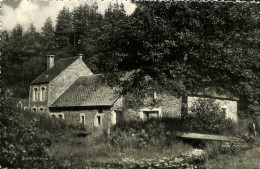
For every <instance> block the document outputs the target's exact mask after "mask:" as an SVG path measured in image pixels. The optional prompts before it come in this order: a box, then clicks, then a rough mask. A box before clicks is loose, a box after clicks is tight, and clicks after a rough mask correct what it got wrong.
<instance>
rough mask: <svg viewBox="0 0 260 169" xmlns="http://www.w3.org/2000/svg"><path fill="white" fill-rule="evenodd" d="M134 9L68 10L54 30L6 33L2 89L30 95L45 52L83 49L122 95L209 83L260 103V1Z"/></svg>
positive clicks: (195, 87)
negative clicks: (103, 11)
mask: <svg viewBox="0 0 260 169" xmlns="http://www.w3.org/2000/svg"><path fill="white" fill-rule="evenodd" d="M135 3H136V5H137V7H136V9H135V11H134V13H133V14H131V15H126V13H125V10H124V6H123V5H122V4H116V5H114V6H112V5H110V7H109V8H108V9H107V10H106V12H105V14H104V15H101V14H99V13H98V12H97V5H96V4H94V5H93V6H88V5H84V6H79V7H77V8H75V9H74V10H73V11H69V10H68V9H66V8H63V9H62V10H61V11H60V12H59V15H58V17H57V24H56V26H55V27H54V26H53V25H52V21H51V19H50V18H48V19H47V20H46V22H45V24H44V26H43V28H42V30H41V31H40V32H37V31H36V30H35V27H34V26H33V24H31V26H30V28H29V30H26V31H23V28H22V27H21V26H20V25H17V26H16V27H15V28H14V29H13V31H12V32H7V31H4V32H2V39H3V41H2V45H3V46H2V47H3V48H2V54H3V56H2V65H3V79H4V82H3V87H6V88H9V89H12V90H13V92H14V94H15V95H17V96H21V97H27V96H28V89H29V84H30V82H31V81H32V80H33V79H34V78H36V77H37V76H38V75H39V74H40V73H41V72H42V71H44V69H45V65H46V55H47V54H55V55H56V58H57V59H59V58H63V57H68V56H71V55H76V54H79V53H82V54H84V58H83V60H84V61H85V62H86V64H87V65H88V66H89V67H90V69H91V70H92V71H93V72H95V73H102V74H104V75H105V76H106V77H108V78H107V79H108V80H109V81H110V82H114V83H113V84H114V85H118V86H119V87H120V88H121V89H122V91H121V92H122V93H123V94H125V93H131V92H132V93H145V92H152V91H154V90H166V91H169V92H174V93H177V94H180V95H182V94H189V93H192V92H196V91H198V90H203V88H206V87H212V86H213V87H215V88H218V89H220V90H223V91H225V90H227V91H230V92H233V93H234V94H235V95H237V96H239V97H240V98H241V99H242V100H243V101H244V102H246V103H248V104H252V103H255V102H259V93H260V92H259V81H257V79H259V78H258V77H257V73H258V72H259V68H260V66H259V63H260V51H259V50H260V49H259V46H260V44H259V39H260V29H259V28H260V20H259V18H260V13H259V11H260V6H259V5H257V4H251V3H218V2H207V3H200V2H135Z"/></svg>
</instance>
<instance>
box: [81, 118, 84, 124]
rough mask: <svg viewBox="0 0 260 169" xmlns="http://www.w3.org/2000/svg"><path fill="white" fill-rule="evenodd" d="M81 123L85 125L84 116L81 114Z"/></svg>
mask: <svg viewBox="0 0 260 169" xmlns="http://www.w3.org/2000/svg"><path fill="white" fill-rule="evenodd" d="M81 124H83V125H85V117H84V116H81Z"/></svg>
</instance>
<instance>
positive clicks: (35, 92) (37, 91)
mask: <svg viewBox="0 0 260 169" xmlns="http://www.w3.org/2000/svg"><path fill="white" fill-rule="evenodd" d="M35 89H36V90H35ZM38 99H39V89H38V87H33V99H32V100H33V101H38Z"/></svg>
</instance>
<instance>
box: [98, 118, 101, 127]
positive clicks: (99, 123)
mask: <svg viewBox="0 0 260 169" xmlns="http://www.w3.org/2000/svg"><path fill="white" fill-rule="evenodd" d="M97 120H98V125H99V126H100V125H101V116H97Z"/></svg>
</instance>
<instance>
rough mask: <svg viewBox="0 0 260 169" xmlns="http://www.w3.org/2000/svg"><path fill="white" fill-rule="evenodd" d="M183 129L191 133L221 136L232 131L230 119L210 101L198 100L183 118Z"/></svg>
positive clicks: (216, 104) (217, 105)
mask: <svg viewBox="0 0 260 169" xmlns="http://www.w3.org/2000/svg"><path fill="white" fill-rule="evenodd" d="M183 125H184V128H185V129H186V130H188V131H191V132H199V133H208V134H223V133H225V132H226V131H228V130H231V129H232V126H233V123H232V120H231V119H227V118H226V114H225V112H224V111H222V110H221V108H220V106H219V104H218V103H216V102H215V101H214V100H212V99H199V100H198V101H197V102H195V103H194V104H193V106H192V107H191V108H190V110H189V113H188V114H187V115H186V116H185V117H184V123H183Z"/></svg>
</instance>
